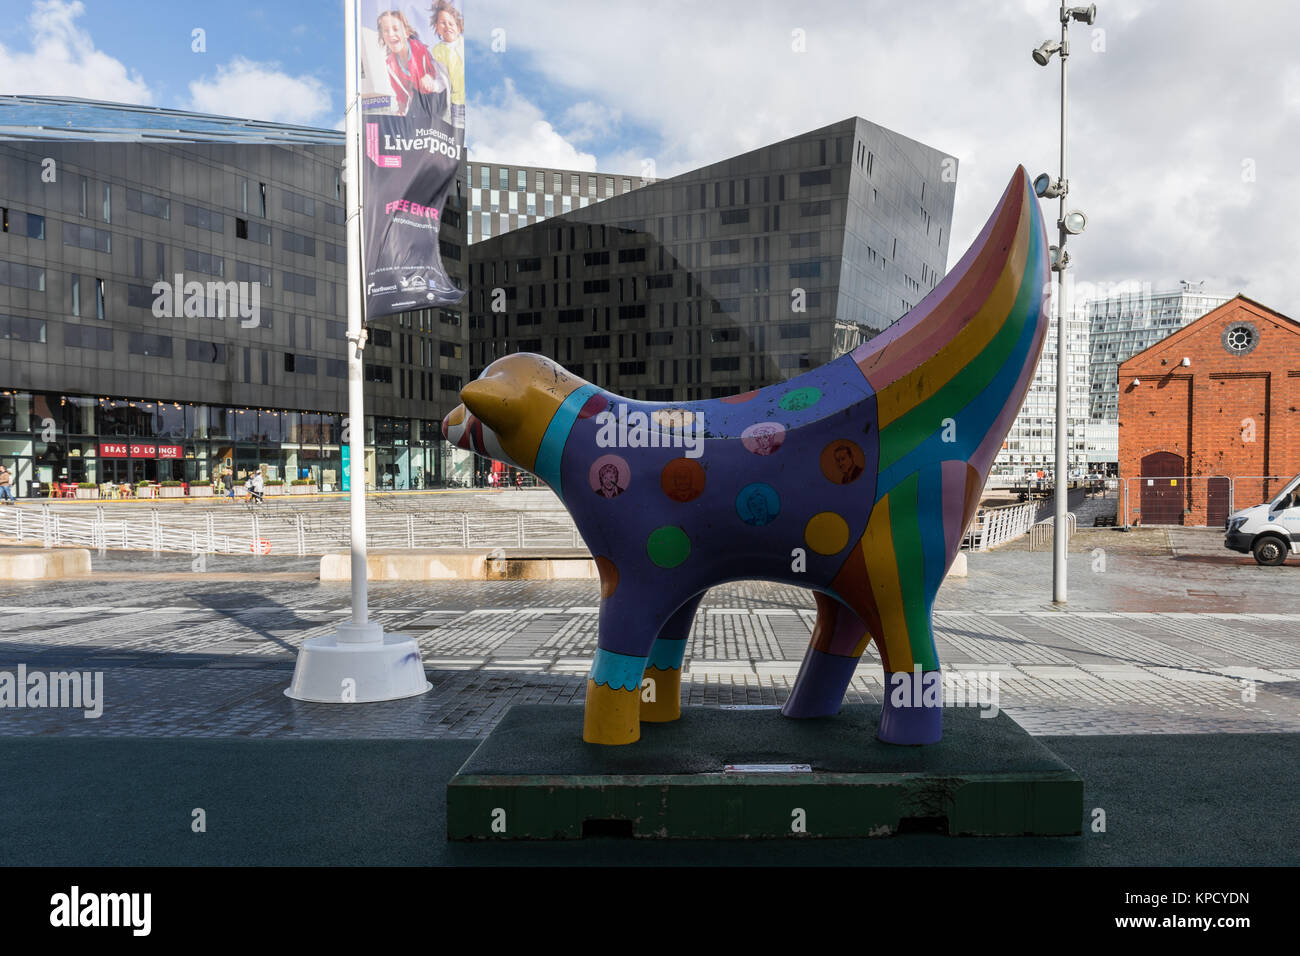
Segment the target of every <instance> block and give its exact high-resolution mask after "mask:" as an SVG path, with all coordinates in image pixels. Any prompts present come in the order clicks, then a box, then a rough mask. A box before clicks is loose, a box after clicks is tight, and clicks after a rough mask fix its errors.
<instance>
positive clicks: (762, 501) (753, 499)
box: [736, 482, 781, 528]
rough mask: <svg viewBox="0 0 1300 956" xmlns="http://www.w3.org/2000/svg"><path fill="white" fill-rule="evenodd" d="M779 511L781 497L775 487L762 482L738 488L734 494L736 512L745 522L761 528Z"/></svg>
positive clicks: (769, 522)
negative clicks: (737, 491)
mask: <svg viewBox="0 0 1300 956" xmlns="http://www.w3.org/2000/svg"><path fill="white" fill-rule="evenodd" d="M780 513H781V499H780V498H779V497H778V496H777V493H776V489H775V488H773V487H772V486H771V485H765V484H763V483H762V482H754V483H753V484H752V485H746V486H745V487H744V488H741V489H740V494H738V495H736V514H738V515H740V520H741V521H743V522H745V524H748V525H753V526H754V527H755V528H761V527H763V525H765V524H771V523H772V522H773V521H774V520H776V516H777V515H778V514H780Z"/></svg>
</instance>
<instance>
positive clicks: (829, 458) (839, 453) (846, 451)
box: [821, 438, 867, 485]
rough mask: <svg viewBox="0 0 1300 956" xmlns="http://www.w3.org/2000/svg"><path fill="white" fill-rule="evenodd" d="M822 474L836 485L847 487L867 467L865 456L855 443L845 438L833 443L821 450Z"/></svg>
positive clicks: (860, 475) (859, 476)
mask: <svg viewBox="0 0 1300 956" xmlns="http://www.w3.org/2000/svg"><path fill="white" fill-rule="evenodd" d="M821 466H822V474H823V475H825V476H826V480H827V481H830V482H833V483H834V484H837V485H848V484H852V483H853V482H855V481H857V480H858V479H859V478H861V477H862V472H863V471H864V470H865V469H866V467H867V459H866V456H865V455H863V454H862V449H861V448H859V447H858V445H857V443H856V442H851V441H849V440H848V439H847V438H842V439H840V440H839V441H833V442H831V443H830V444H829V445H827V446H826V447H825V448H823V449H822V459H821Z"/></svg>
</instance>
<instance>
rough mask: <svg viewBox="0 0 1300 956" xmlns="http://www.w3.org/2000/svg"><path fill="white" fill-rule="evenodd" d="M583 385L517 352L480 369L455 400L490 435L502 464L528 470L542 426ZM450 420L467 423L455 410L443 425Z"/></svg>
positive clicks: (536, 357)
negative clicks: (506, 462) (509, 464)
mask: <svg viewBox="0 0 1300 956" xmlns="http://www.w3.org/2000/svg"><path fill="white" fill-rule="evenodd" d="M585 384H587V383H586V382H585V381H584V380H583V379H581V378H579V377H578V376H576V375H574V374H573V373H572V372H568V371H566V370H565V369H564V368H563V367H562V366H560V365H558V364H557V363H555V362H553V361H551V360H550V359H548V358H547V357H546V356H544V355H536V354H534V353H532V352H516V353H515V354H514V355H507V356H505V357H503V358H499V359H497V360H496V361H495V362H493V363H492V364H491V365H489V366H488V367H487V368H485V369H484V370H483V374H482V375H480V376H479V377H478V378H477V379H475V380H474V381H472V382H470V383H469V384H468V385H466V386H465V387H464V388H462V389H461V390H460V400H461V401H462V402H464V403H465V404H464V408H465V409H467V410H468V413H469V416H472V417H473V418H475V419H477V420H478V421H479V422H481V423H482V425H483V428H484V429H485V430H488V431H490V432H491V433H492V435H493V436H494V437H495V439H496V444H498V445H499V446H500V448H501V450H502V451H503V452H504V453H505V456H506V459H505V460H508V461H510V462H511V463H513V464H516V465H518V466H519V467H521V468H526V469H528V470H529V471H531V470H533V468H534V466H535V464H536V462H537V449H538V448H539V447H540V446H541V443H542V436H544V435H545V434H546V427H547V426H548V425H549V424H550V423H551V419H552V418H554V417H555V413H556V411H557V410H558V409H559V407H560V406H561V405H562V404H563V403H564V400H565V399H566V398H568V397H569V395H570V393H572V392H573V391H575V390H576V389H578V388H581V387H582V386H583V385H585ZM453 418H455V419H456V424H459V423H460V422H461V421H464V420H467V416H466V415H464V414H462V413H461V409H459V408H457V409H455V410H453V411H452V413H451V414H450V415H448V416H447V421H448V422H451V421H452V419H453ZM446 431H447V427H446V425H444V433H445V432H446Z"/></svg>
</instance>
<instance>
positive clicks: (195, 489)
mask: <svg viewBox="0 0 1300 956" xmlns="http://www.w3.org/2000/svg"><path fill="white" fill-rule="evenodd" d="M190 497H191V498H211V497H212V486H211V485H190Z"/></svg>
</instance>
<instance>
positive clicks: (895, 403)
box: [443, 168, 1049, 744]
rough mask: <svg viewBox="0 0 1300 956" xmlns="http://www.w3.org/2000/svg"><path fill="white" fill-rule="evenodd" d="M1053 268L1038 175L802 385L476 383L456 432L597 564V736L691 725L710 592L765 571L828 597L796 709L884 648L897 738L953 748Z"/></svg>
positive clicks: (839, 696) (829, 698)
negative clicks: (1009, 449) (618, 387)
mask: <svg viewBox="0 0 1300 956" xmlns="http://www.w3.org/2000/svg"><path fill="white" fill-rule="evenodd" d="M1048 277H1049V265H1048V247H1047V242H1046V231H1045V229H1044V226H1043V219H1042V215H1041V213H1040V211H1039V208H1038V202H1037V200H1036V198H1035V196H1034V193H1033V189H1032V188H1031V186H1030V182H1029V179H1028V177H1027V176H1026V175H1025V171H1024V169H1023V168H1020V169H1018V170H1017V171H1016V173H1015V175H1014V176H1013V177H1012V178H1011V182H1010V185H1008V186H1007V189H1006V192H1005V193H1004V194H1003V197H1002V199H1001V201H1000V202H999V204H998V207H997V209H996V210H995V212H994V213H993V215H992V217H991V218H990V219H989V221H988V223H987V224H986V225H985V226H984V229H983V231H982V232H981V233H980V235H979V237H978V238H977V239H976V241H975V243H974V245H973V246H972V247H971V249H970V250H969V251H968V252H967V253H966V255H965V256H964V257H963V258H962V260H961V261H960V262H959V263H958V264H957V266H956V267H955V268H954V269H953V270H952V272H950V273H949V274H948V275H947V276H946V277H945V278H944V279H943V281H942V282H940V283H939V285H938V286H936V287H935V288H934V289H933V290H932V291H931V292H930V293H929V295H927V296H926V298H925V300H924V301H922V302H921V303H920V304H919V305H918V306H917V307H916V308H914V309H912V310H911V311H910V312H908V313H907V315H905V316H903V318H901V319H899V320H898V321H897V322H896V323H894V324H893V325H892V326H890V327H889V328H888V329H886V330H885V331H884V332H882V333H881V334H879V335H877V336H876V337H875V338H873V339H871V340H869V341H868V342H866V343H864V344H863V345H862V346H860V347H859V348H857V349H856V350H855V351H853V352H851V353H849V354H846V355H843V356H841V357H840V358H838V359H835V360H834V361H832V362H830V363H829V364H827V365H824V366H822V367H821V368H818V369H814V370H812V371H810V372H807V373H805V374H803V375H800V376H798V377H797V378H793V379H790V380H789V381H786V382H782V383H780V384H778V385H771V386H768V387H766V388H762V389H758V390H756V391H751V392H746V393H744V394H742V395H735V396H732V397H729V398H721V399H714V400H710V401H698V402H686V403H681V404H661V403H654V402H640V401H634V400H631V399H625V398H622V397H620V396H618V395H615V394H613V393H611V392H609V391H606V390H605V389H602V388H599V387H597V386H595V385H593V384H591V383H590V382H586V381H583V380H582V379H581V378H578V377H577V376H575V375H573V374H571V373H569V372H568V371H566V370H565V369H563V368H562V367H560V366H559V365H558V364H556V363H555V362H553V361H551V360H550V359H548V358H545V357H543V356H540V355H534V354H531V353H518V354H514V355H508V356H506V357H504V358H501V359H498V360H497V361H495V362H493V363H492V364H491V365H490V366H488V368H486V369H485V370H484V372H483V374H482V375H481V376H480V377H479V378H478V379H477V380H475V381H473V382H471V383H470V384H468V385H467V386H466V387H465V388H464V389H462V391H461V400H462V402H463V403H464V404H463V405H461V406H458V407H457V408H456V409H455V410H453V411H452V412H451V414H450V415H448V416H447V418H446V419H445V420H444V422H443V434H444V436H445V437H446V438H447V439H448V440H449V441H452V442H454V443H455V444H457V445H459V446H460V447H462V448H468V449H472V450H473V451H475V452H477V453H479V454H481V455H485V456H488V457H491V458H494V459H497V460H499V461H503V462H507V463H509V464H512V465H515V466H517V467H520V468H523V469H526V470H527V471H530V472H532V473H533V474H535V475H536V476H537V477H538V478H540V479H541V480H542V481H544V482H546V484H548V485H549V486H550V487H551V489H552V490H553V491H554V492H555V493H556V494H557V495H559V497H560V499H561V500H562V501H563V502H564V505H565V507H566V508H567V509H568V510H569V513H570V514H571V515H572V516H573V519H574V522H575V523H576V524H577V527H578V530H579V532H580V533H581V534H582V537H583V540H584V541H585V542H586V544H587V546H588V547H589V548H590V550H591V553H592V555H593V556H594V558H595V562H596V566H597V568H598V570H599V574H600V595H601V602H600V622H599V642H598V649H597V650H596V654H595V659H594V660H593V661H592V667H591V673H590V676H589V678H588V681H587V698H586V710H585V718H584V726H583V739H584V740H585V741H588V742H590V743H595V744H630V743H633V742H634V741H636V740H637V739H638V738H639V736H640V722H641V721H643V720H645V721H669V720H674V719H676V718H677V717H678V716H680V713H681V695H680V678H681V670H682V662H683V658H684V655H685V651H686V641H687V637H688V634H689V632H690V628H691V620H692V618H693V616H694V614H695V611H696V608H697V607H698V605H699V602H700V599H701V597H702V596H703V594H704V592H705V591H706V590H707V589H708V588H710V587H713V586H715V585H718V584H721V583H723V582H726V581H734V580H738V579H762V580H768V581H779V582H784V583H788V584H794V585H798V586H802V587H806V588H809V589H811V590H812V591H813V592H814V593H815V595H816V601H817V620H816V624H815V626H814V629H813V634H812V641H811V645H810V646H809V648H808V651H807V654H806V656H805V658H804V661H803V665H802V667H801V669H800V671H799V675H798V678H797V680H796V682H795V685H794V688H793V690H792V692H791V694H790V697H789V699H788V700H787V701H786V704H785V706H784V708H783V712H784V713H785V715H787V716H789V717H821V716H827V715H831V714H834V713H836V712H837V711H838V710H839V708H840V705H841V703H842V701H843V698H844V694H845V691H846V690H847V688H848V685H849V681H850V680H851V678H852V676H853V671H854V668H855V667H856V666H857V663H858V660H859V658H860V657H861V656H862V653H863V651H864V650H865V649H866V646H867V642H868V641H871V640H874V641H875V642H876V646H877V649H878V651H879V654H880V658H881V661H882V662H883V664H884V669H885V672H886V692H885V704H884V709H883V712H882V716H881V721H880V725H879V728H878V730H877V735H878V737H879V738H880V739H881V740H884V741H887V742H890V743H896V744H925V743H933V742H936V741H938V740H939V739H940V737H941V734H942V708H941V706H940V704H941V700H940V696H941V695H940V694H939V693H938V692H937V688H938V677H939V659H938V656H937V654H936V651H935V644H934V637H933V632H932V624H931V610H932V607H933V604H934V599H935V595H936V593H937V592H938V590H939V585H940V584H941V582H942V581H943V579H944V575H945V574H946V573H947V570H948V568H949V566H950V565H951V564H952V561H953V559H954V558H955V556H956V554H957V552H958V549H959V547H960V542H961V537H962V534H963V532H964V531H965V529H966V527H967V525H968V524H969V523H970V521H971V519H972V517H973V516H974V514H975V509H976V507H977V505H978V503H979V498H980V493H981V490H982V489H983V487H984V482H985V480H986V478H987V477H988V473H989V469H990V467H991V466H992V463H993V458H994V455H995V454H996V453H997V451H998V449H999V448H1001V446H1002V442H1003V440H1004V439H1005V437H1006V434H1007V431H1008V429H1009V428H1010V426H1011V422H1012V419H1013V418H1014V416H1015V415H1016V413H1017V411H1018V410H1019V409H1020V406H1021V404H1022V403H1023V401H1024V398H1025V393H1026V391H1027V390H1028V388H1029V383H1030V379H1031V377H1032V375H1033V372H1034V367H1035V365H1036V364H1037V362H1038V357H1039V353H1040V352H1041V350H1042V345H1043V338H1044V336H1045V334H1046V330H1047V325H1048V298H1047V290H1048ZM647 678H649V679H651V680H652V681H653V684H645V685H643V681H645V680H646V679H647ZM643 686H645V687H647V688H649V687H653V693H650V692H649V691H647V692H646V693H645V694H643ZM643 697H644V698H645V699H643Z"/></svg>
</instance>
